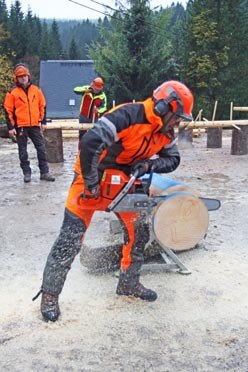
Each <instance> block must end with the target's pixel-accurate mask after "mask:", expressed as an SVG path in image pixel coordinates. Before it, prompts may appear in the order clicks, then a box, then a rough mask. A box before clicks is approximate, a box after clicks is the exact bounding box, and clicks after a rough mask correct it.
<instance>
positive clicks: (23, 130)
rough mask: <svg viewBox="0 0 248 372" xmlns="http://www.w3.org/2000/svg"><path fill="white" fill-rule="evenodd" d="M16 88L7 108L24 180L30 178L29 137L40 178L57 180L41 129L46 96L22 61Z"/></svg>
mask: <svg viewBox="0 0 248 372" xmlns="http://www.w3.org/2000/svg"><path fill="white" fill-rule="evenodd" d="M13 73H14V77H13V80H14V83H15V86H14V88H13V89H12V90H11V91H10V92H8V93H7V94H6V96H5V100H4V110H5V117H6V122H7V126H8V129H9V135H10V137H12V138H15V139H16V141H17V145H18V150H19V159H20V166H21V168H22V171H23V174H24V182H30V181H31V167H30V162H29V160H28V152H27V144H28V138H30V139H31V141H32V142H33V144H34V146H35V148H36V151H37V157H38V163H39V168H40V179H41V180H44V181H55V178H54V177H53V176H52V175H51V174H50V173H49V167H48V163H47V159H46V152H45V142H44V138H43V136H42V132H43V131H44V130H45V128H46V100H45V97H44V95H43V93H42V91H41V89H40V88H38V87H37V86H36V85H34V84H32V82H31V75H30V72H29V69H28V68H27V66H26V65H24V64H23V63H19V64H18V65H16V66H15V67H14V71H13Z"/></svg>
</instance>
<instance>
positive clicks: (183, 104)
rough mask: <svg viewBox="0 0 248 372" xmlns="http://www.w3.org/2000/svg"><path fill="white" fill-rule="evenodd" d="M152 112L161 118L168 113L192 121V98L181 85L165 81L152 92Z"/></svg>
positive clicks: (184, 86) (174, 81)
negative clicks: (153, 103)
mask: <svg viewBox="0 0 248 372" xmlns="http://www.w3.org/2000/svg"><path fill="white" fill-rule="evenodd" d="M153 100H154V102H155V105H154V112H155V114H156V115H159V116H161V117H163V116H164V115H165V114H166V113H167V112H168V111H171V112H174V113H175V114H176V115H177V116H179V117H181V118H182V119H184V120H187V121H191V120H193V116H192V110H193V105H194V97H193V95H192V93H191V91H190V90H189V88H187V87H186V85H184V84H183V83H180V81H176V80H170V81H166V82H165V83H163V84H161V85H160V86H159V87H158V88H157V89H155V90H154V91H153Z"/></svg>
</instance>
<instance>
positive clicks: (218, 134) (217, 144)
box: [207, 128, 222, 149]
mask: <svg viewBox="0 0 248 372" xmlns="http://www.w3.org/2000/svg"><path fill="white" fill-rule="evenodd" d="M221 147H222V128H208V129H207V148H210V149H219V148H221Z"/></svg>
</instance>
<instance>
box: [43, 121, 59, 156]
mask: <svg viewBox="0 0 248 372" xmlns="http://www.w3.org/2000/svg"><path fill="white" fill-rule="evenodd" d="M44 138H45V146H46V154H47V161H48V163H61V162H63V161H64V156H63V138H62V129H61V128H57V129H49V128H47V130H46V131H45V132H44Z"/></svg>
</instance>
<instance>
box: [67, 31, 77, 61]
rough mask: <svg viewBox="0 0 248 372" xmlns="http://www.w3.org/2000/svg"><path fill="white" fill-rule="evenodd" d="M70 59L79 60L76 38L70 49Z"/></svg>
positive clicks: (72, 40) (72, 41)
mask: <svg viewBox="0 0 248 372" xmlns="http://www.w3.org/2000/svg"><path fill="white" fill-rule="evenodd" d="M69 59H79V53H78V47H77V43H76V41H75V39H74V36H73V37H72V39H71V45H70V48H69Z"/></svg>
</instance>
